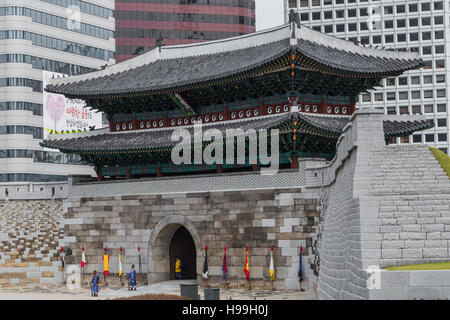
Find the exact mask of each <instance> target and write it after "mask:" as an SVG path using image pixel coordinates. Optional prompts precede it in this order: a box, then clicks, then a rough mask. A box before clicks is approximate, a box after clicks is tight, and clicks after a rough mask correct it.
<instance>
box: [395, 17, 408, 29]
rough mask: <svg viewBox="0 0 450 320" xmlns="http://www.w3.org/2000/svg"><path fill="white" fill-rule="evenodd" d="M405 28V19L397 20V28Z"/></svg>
mask: <svg viewBox="0 0 450 320" xmlns="http://www.w3.org/2000/svg"><path fill="white" fill-rule="evenodd" d="M405 27H406V20H405V19H401V20H397V28H405Z"/></svg>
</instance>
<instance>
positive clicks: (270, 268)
mask: <svg viewBox="0 0 450 320" xmlns="http://www.w3.org/2000/svg"><path fill="white" fill-rule="evenodd" d="M272 253H273V248H272V249H271V250H270V266H269V274H270V280H272V281H273V280H275V269H274V267H273V254H272Z"/></svg>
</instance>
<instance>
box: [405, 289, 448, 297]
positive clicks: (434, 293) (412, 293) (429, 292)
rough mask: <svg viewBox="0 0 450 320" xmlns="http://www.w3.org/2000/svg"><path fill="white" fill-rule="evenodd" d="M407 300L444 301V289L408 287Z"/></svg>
mask: <svg viewBox="0 0 450 320" xmlns="http://www.w3.org/2000/svg"><path fill="white" fill-rule="evenodd" d="M404 298H405V299H406V300H436V299H442V287H407V288H405V296H404Z"/></svg>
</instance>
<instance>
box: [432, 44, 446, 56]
mask: <svg viewBox="0 0 450 320" xmlns="http://www.w3.org/2000/svg"><path fill="white" fill-rule="evenodd" d="M444 52H445V51H444V46H435V47H434V53H435V54H441V53H444Z"/></svg>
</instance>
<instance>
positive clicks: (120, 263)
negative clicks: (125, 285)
mask: <svg viewBox="0 0 450 320" xmlns="http://www.w3.org/2000/svg"><path fill="white" fill-rule="evenodd" d="M122 261H123V257H122V256H121V255H120V253H119V277H120V276H121V275H122V273H123V271H122Z"/></svg>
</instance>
